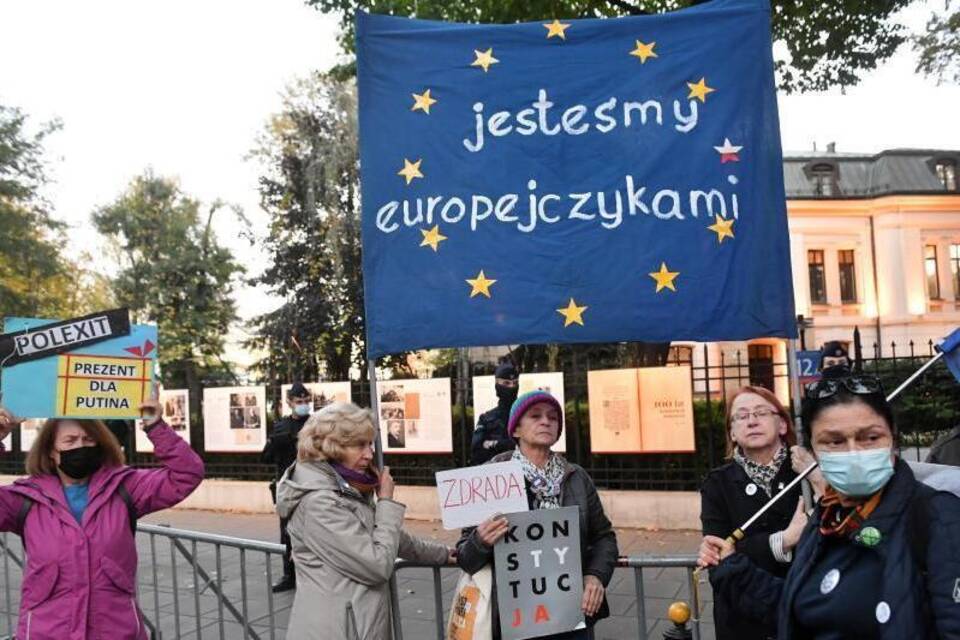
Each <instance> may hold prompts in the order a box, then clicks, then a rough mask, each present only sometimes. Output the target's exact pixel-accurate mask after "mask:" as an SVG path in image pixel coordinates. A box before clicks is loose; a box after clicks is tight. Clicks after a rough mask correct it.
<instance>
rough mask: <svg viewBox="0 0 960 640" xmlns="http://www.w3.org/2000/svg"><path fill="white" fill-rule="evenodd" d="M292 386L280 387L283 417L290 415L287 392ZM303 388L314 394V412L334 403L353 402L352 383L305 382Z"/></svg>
mask: <svg viewBox="0 0 960 640" xmlns="http://www.w3.org/2000/svg"><path fill="white" fill-rule="evenodd" d="M292 386H293V385H292V384H284V385H280V393H281V396H280V401H281V407H282V408H281V410H280V411H281V415H284V416H288V415H290V405H289V404H287V392H288V391H290V387H292ZM303 386H305V387H306V388H307V390H308V391H309V392H310V393H312V394H313V410H314V411H320V409H323V408H324V407H325V406H327V405H328V404H333V403H334V402H352V400H351V394H350V381H349V380H348V381H346V382H304V383H303Z"/></svg>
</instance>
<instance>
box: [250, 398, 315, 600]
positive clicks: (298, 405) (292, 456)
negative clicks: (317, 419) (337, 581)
mask: <svg viewBox="0 0 960 640" xmlns="http://www.w3.org/2000/svg"><path fill="white" fill-rule="evenodd" d="M287 404H288V405H289V406H290V410H291V413H290V415H288V416H286V417H284V418H281V419H280V421H279V422H277V423H276V424H275V425H274V426H273V434H272V435H271V436H270V438H269V439H268V440H267V445H266V446H265V447H264V449H263V454H262V455H261V456H260V459H261V461H262V462H265V463H268V464H270V463H272V464H275V465H276V466H277V471H276V477H275V478H274V480H273V481H272V482H271V483H270V492H271V494H272V495H273V501H274V504H276V500H277V494H276V491H277V488H276V487H277V482H278V481H279V480H280V477H281V476H283V472H284V471H286V470H287V468H288V467H289V466H290V465H292V464H293V463H294V462H296V460H297V437H298V436H299V435H300V429H302V428H303V425H304V424H306V422H307V418H309V417H310V413H311V412H312V411H313V395H312V394H311V393H310V391H309V390H308V389H307V388H306V387H305V386H303V384H301V383H299V382H297V383H294V384H293V386H291V387H290V390H289V391H287ZM280 544H282V545H283V546H284V547H286V551H285V552H284V554H283V576H282V577H281V578H280V581H279V582H277V584H275V585H273V592H274V593H280V592H282V591H289V590H290V589H295V588H296V586H297V574H296V572H295V571H294V568H293V559H292V558H291V555H290V553H291V549H290V536H289V535H288V534H287V521H286V520H285V519H284V518H281V519H280Z"/></svg>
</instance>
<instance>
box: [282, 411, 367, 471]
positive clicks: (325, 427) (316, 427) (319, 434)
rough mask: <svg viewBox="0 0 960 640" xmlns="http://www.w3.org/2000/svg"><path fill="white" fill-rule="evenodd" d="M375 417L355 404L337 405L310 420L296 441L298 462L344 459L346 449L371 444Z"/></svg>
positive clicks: (314, 415)
mask: <svg viewBox="0 0 960 640" xmlns="http://www.w3.org/2000/svg"><path fill="white" fill-rule="evenodd" d="M374 433H375V430H374V426H373V413H372V412H371V411H370V410H369V409H362V408H361V407H358V406H357V405H355V404H351V403H346V402H337V403H334V404H331V405H329V406H326V407H324V408H323V409H321V410H320V411H317V412H316V413H314V414H312V415H311V416H310V417H309V418H307V422H306V424H304V425H303V428H302V429H301V430H300V436H299V437H298V439H297V460H298V461H299V462H309V461H311V460H330V461H332V462H339V461H340V460H342V459H343V448H344V447H348V446H351V445H356V444H362V443H364V442H372V441H373V437H374Z"/></svg>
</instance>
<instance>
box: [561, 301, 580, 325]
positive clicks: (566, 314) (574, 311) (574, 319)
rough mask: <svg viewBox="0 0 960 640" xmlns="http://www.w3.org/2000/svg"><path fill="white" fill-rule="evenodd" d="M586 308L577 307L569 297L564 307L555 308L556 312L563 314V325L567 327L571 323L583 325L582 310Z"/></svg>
mask: <svg viewBox="0 0 960 640" xmlns="http://www.w3.org/2000/svg"><path fill="white" fill-rule="evenodd" d="M586 310H587V307H586V306H583V307H578V306H577V303H576V302H574V301H573V298H570V303H569V304H568V305H567V306H566V308H564V309H557V313H559V314H560V315H562V316H563V326H564V327H569V326H570V325H571V324H578V325H580V326H581V327H582V326H583V312H584V311H586Z"/></svg>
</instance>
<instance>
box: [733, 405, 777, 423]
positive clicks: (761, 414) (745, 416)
mask: <svg viewBox="0 0 960 640" xmlns="http://www.w3.org/2000/svg"><path fill="white" fill-rule="evenodd" d="M775 415H777V412H776V411H775V410H773V409H770V408H766V407H765V408H763V409H755V410H754V411H742V412H739V413H735V414H734V415H732V416H730V421H731V422H746V421H747V420H749V419H750V416H753V417H754V418H756V419H757V420H762V419H763V418H767V417H769V416H775Z"/></svg>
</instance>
